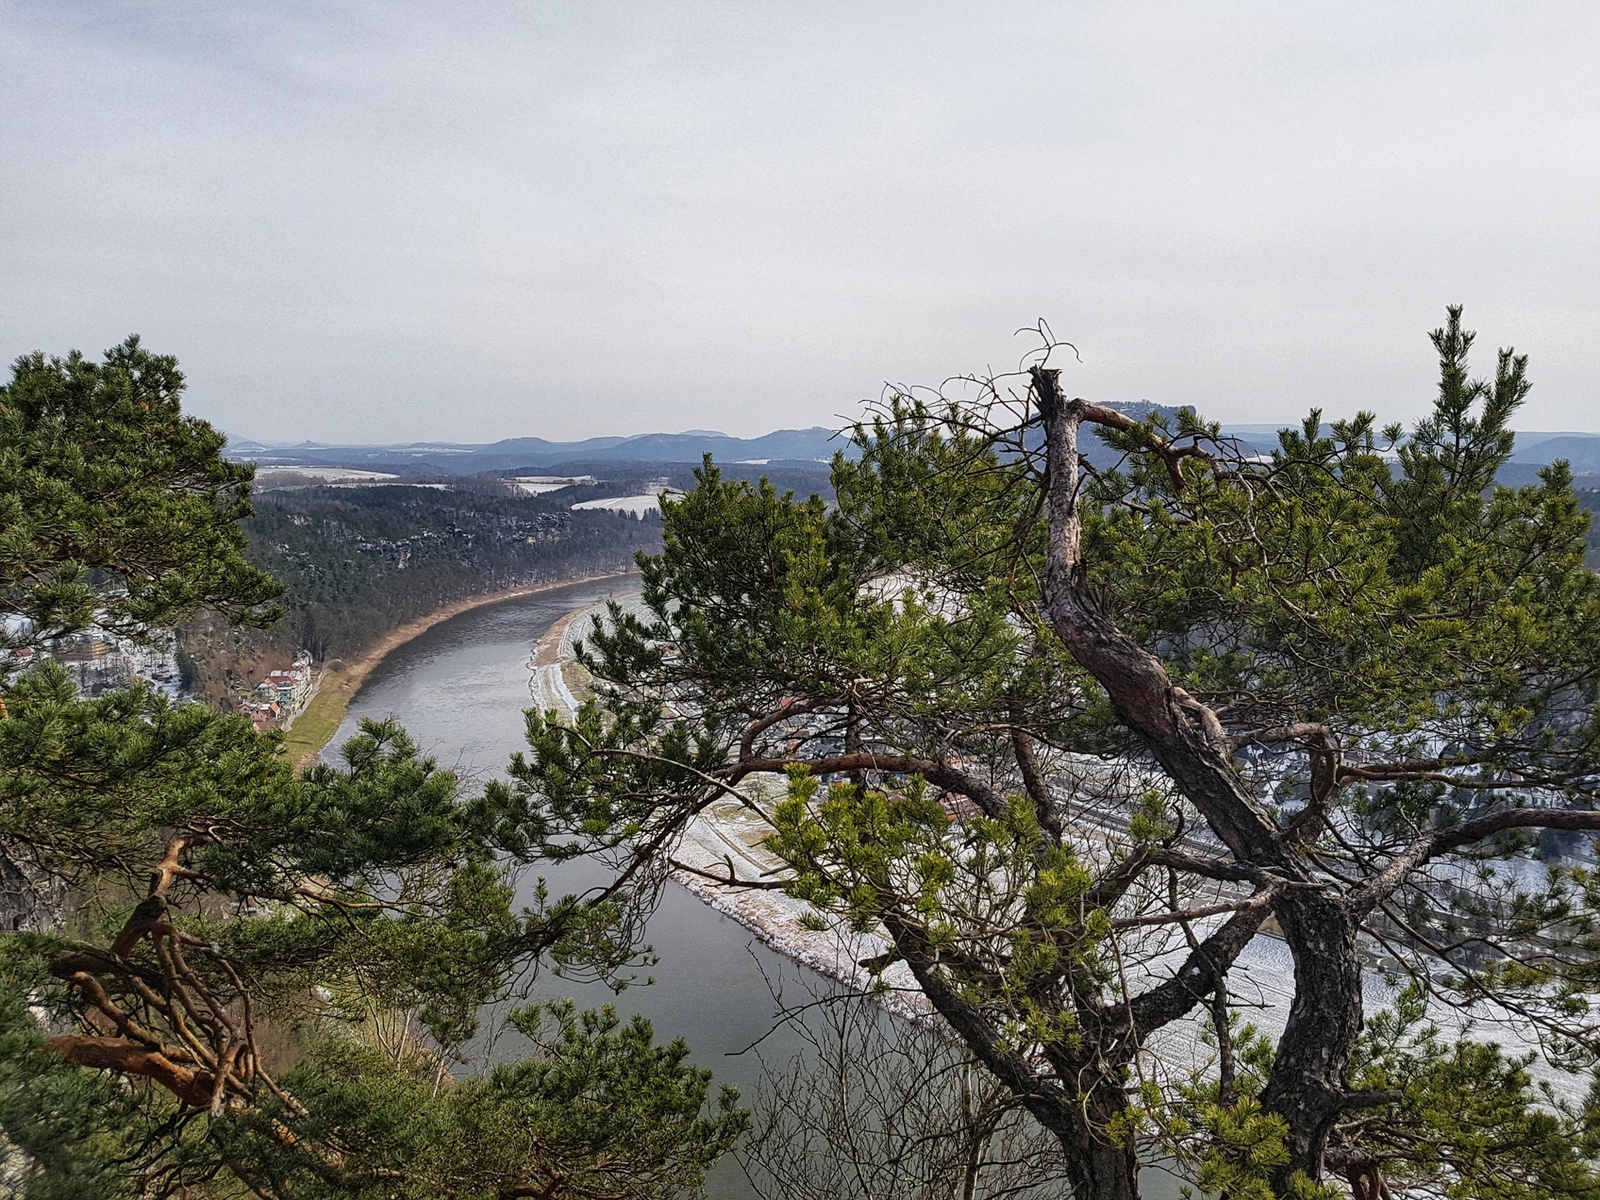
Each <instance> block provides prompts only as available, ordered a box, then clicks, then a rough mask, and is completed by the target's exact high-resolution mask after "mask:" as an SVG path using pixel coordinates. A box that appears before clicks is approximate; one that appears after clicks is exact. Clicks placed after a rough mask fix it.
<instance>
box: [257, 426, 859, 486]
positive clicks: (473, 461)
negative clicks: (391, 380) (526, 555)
mask: <svg viewBox="0 0 1600 1200" xmlns="http://www.w3.org/2000/svg"><path fill="white" fill-rule="evenodd" d="M836 450H845V451H847V452H848V451H849V443H848V442H847V441H846V440H845V439H844V437H842V436H841V435H840V434H838V433H837V432H836V431H835V430H832V429H828V428H825V427H824V426H821V425H818V426H814V427H813V428H811V429H779V430H775V431H774V432H772V433H768V434H763V435H762V436H761V437H754V438H737V437H731V436H729V435H728V434H725V433H716V432H714V431H710V430H690V431H688V432H685V433H643V434H637V435H635V436H633V437H596V438H585V439H584V440H583V441H578V442H552V441H547V440H546V439H544V438H540V437H521V438H504V439H502V440H500V441H498V442H490V443H488V444H487V445H467V444H461V443H452V442H407V443H403V444H397V445H378V446H371V445H368V446H362V445H349V446H330V445H322V444H320V443H315V442H301V443H299V444H298V445H293V446H274V445H268V444H266V443H262V442H255V441H249V440H246V439H239V440H237V441H235V440H230V441H229V443H228V448H227V450H226V454H227V455H228V457H230V458H235V459H241V460H249V461H252V462H256V463H259V464H261V465H263V466H266V465H273V466H338V467H365V468H381V469H400V470H402V471H405V472H408V473H415V472H418V471H429V470H433V471H449V472H452V473H455V474H478V473H481V472H492V471H515V470H521V469H527V470H529V471H539V470H554V469H564V468H571V467H574V466H582V465H604V464H607V463H641V464H643V463H698V462H699V461H700V460H701V458H703V457H704V456H705V455H707V454H710V455H712V456H713V457H715V458H716V460H717V461H718V462H726V463H734V462H753V461H759V460H767V461H769V462H813V463H814V462H828V461H830V460H831V459H832V458H833V455H834V452H835V451H836Z"/></svg>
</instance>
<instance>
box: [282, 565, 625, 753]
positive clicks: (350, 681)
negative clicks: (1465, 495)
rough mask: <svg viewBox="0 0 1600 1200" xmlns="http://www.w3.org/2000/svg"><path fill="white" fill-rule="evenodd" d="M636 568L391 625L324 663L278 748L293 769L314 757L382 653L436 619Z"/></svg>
mask: <svg viewBox="0 0 1600 1200" xmlns="http://www.w3.org/2000/svg"><path fill="white" fill-rule="evenodd" d="M637 574H638V572H637V571H632V570H629V571H611V572H607V573H605V574H601V575H584V576H580V577H578V578H576V579H561V580H557V581H555V582H552V583H535V584H527V585H525V586H522V587H513V588H503V589H501V590H500V591H498V592H485V593H483V594H481V595H478V596H468V597H467V598H466V599H464V600H457V601H455V602H454V603H452V604H447V605H445V606H444V607H442V608H436V609H434V610H433V611H432V612H430V613H427V614H425V615H424V616H421V617H418V618H416V619H415V620H413V621H408V622H406V624H404V625H401V626H398V627H397V628H395V629H391V630H390V631H389V632H388V633H386V634H384V635H383V636H382V637H381V638H379V639H378V640H377V641H376V642H374V643H373V644H372V645H370V646H368V647H367V648H366V649H365V650H362V651H361V652H360V653H358V654H356V655H354V656H353V657H351V658H345V659H337V660H334V661H337V662H339V663H340V664H341V665H340V666H339V667H338V668H337V669H334V668H332V667H327V666H324V667H323V669H322V674H321V675H320V676H319V677H318V680H317V684H316V691H315V692H314V693H313V694H312V696H311V699H310V700H308V701H307V702H306V706H305V708H304V709H302V710H301V711H300V713H299V714H298V715H297V716H296V717H295V719H294V723H293V725H292V726H291V727H290V728H289V729H287V730H285V731H284V732H285V737H284V742H283V753H284V754H285V755H286V756H287V757H288V758H289V759H290V761H291V762H292V763H293V764H294V768H295V770H297V771H299V770H304V769H305V768H306V767H308V766H310V765H311V764H312V763H314V762H315V761H316V758H317V755H318V754H320V753H321V752H322V748H323V747H324V746H326V745H327V744H328V740H329V739H330V738H332V737H333V735H334V734H335V733H336V732H337V731H338V728H339V726H340V724H342V723H343V721H344V717H345V713H346V712H347V711H348V710H349V707H350V702H351V701H352V700H354V699H355V697H356V693H357V692H359V691H360V690H361V685H362V684H363V683H365V682H366V680H367V676H368V675H370V674H372V672H373V670H374V669H375V668H376V667H377V665H378V664H379V663H381V662H382V661H383V660H384V659H385V658H387V657H389V655H391V654H393V653H394V652H395V651H396V650H398V649H399V648H400V647H401V646H404V645H405V644H406V643H407V642H409V641H411V640H412V639H413V638H416V637H419V636H421V635H422V634H424V633H426V632H427V631H428V630H430V629H432V628H433V627H434V626H435V625H439V624H442V623H444V622H445V621H448V620H450V619H451V618H452V617H459V616H460V615H461V614H462V613H466V612H471V611H472V610H473V609H475V608H484V607H486V606H488V605H491V604H499V603H502V602H503V601H507V600H520V599H522V598H523V597H525V596H537V595H541V594H543V593H545V592H554V591H557V590H559V589H561V588H565V587H576V586H578V585H580V584H585V583H600V582H603V581H605V580H608V579H615V580H624V579H629V578H631V577H634V576H636V575H637ZM301 726H307V727H309V730H310V732H309V733H308V734H307V735H305V736H302V737H298V738H297V737H296V736H295V730H296V729H297V728H299V727H301Z"/></svg>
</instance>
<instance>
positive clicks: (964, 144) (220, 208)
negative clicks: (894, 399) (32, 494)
mask: <svg viewBox="0 0 1600 1200" xmlns="http://www.w3.org/2000/svg"><path fill="white" fill-rule="evenodd" d="M0 155H3V159H4V164H5V166H4V170H3V173H0V354H3V355H4V356H5V358H6V360H7V361H9V360H10V359H11V358H14V357H15V356H16V355H17V354H20V353H22V352H25V351H28V350H33V349H43V350H46V351H49V352H52V353H62V352H65V351H66V350H68V349H69V348H74V347H76V348H80V349H83V350H86V351H94V352H98V351H100V350H103V349H104V348H105V347H107V346H110V345H112V344H114V343H115V342H117V341H120V340H121V338H122V337H123V336H124V335H126V334H127V333H129V332H133V331H137V332H139V333H141V334H142V335H143V336H144V338H145V341H146V343H147V344H148V345H149V346H150V347H152V348H154V349H157V350H160V351H163V352H169V353H173V354H176V355H177V356H178V358H179V360H180V362H181V363H182V365H183V367H184V369H185V371H186V373H187V374H188V377H189V381H190V393H189V396H190V399H189V404H190V407H191V409H192V410H193V411H195V412H198V413H200V414H201V415H203V416H206V417H208V418H209V419H211V420H213V421H214V422H216V423H217V424H218V425H220V426H221V427H222V428H224V429H226V430H228V431H230V432H232V433H234V434H236V435H239V436H246V437H254V438H271V439H300V438H312V439H316V440H319V441H335V440H348V441H400V440H412V439H444V440H452V441H487V440H492V439H495V438H500V437H508V436H524V435H540V436H544V437H550V438H577V437H584V436H590V435H595V434H622V433H636V432H644V431H651V430H666V431H676V430H681V429H686V428H716V429H722V430H725V431H727V432H730V433H735V434H742V435H750V434H756V433H761V432H765V431H767V430H769V429H772V428H777V427H792V426H805V425H812V424H829V425H833V424H838V423H839V422H840V420H841V419H842V418H845V417H848V416H849V415H851V414H853V413H855V412H856V411H858V408H859V404H860V401H861V400H862V399H863V398H865V397H869V396H876V395H877V394H878V393H879V392H880V390H881V388H882V387H883V384H884V383H885V381H899V382H907V383H932V384H937V383H938V382H939V381H940V380H941V379H942V378H944V377H945V376H947V375H951V374H954V373H959V372H967V371H976V370H983V369H985V368H993V369H996V370H1002V369H1008V368H1011V367H1014V366H1015V365H1016V362H1017V359H1018V357H1019V356H1020V355H1021V354H1022V352H1023V351H1024V350H1025V349H1026V343H1025V341H1024V340H1022V339H1018V338H1017V337H1015V336H1014V335H1013V330H1015V329H1016V328H1017V327H1019V326H1021V325H1025V324H1028V323H1031V322H1033V321H1035V320H1037V319H1038V318H1040V317H1044V318H1046V319H1048V321H1049V322H1050V324H1051V325H1052V326H1053V328H1054V329H1055V331H1056V333H1057V334H1058V335H1059V336H1061V337H1064V338H1070V339H1071V340H1072V341H1074V342H1076V343H1077V345H1078V347H1079V348H1080V350H1081V352H1082V355H1083V360H1084V361H1083V364H1082V365H1081V366H1074V367H1073V368H1072V370H1071V371H1070V372H1069V378H1068V380H1067V383H1068V387H1069V388H1070V390H1071V391H1073V392H1074V393H1077V394H1081V395H1086V396H1091V397H1095V398H1101V399H1138V398H1148V399H1151V400H1157V401H1161V402H1164V403H1169V404H1182V403H1190V404H1194V405H1196V406H1197V407H1198V408H1199V409H1200V410H1201V411H1202V412H1203V413H1205V414H1206V415H1208V416H1214V417H1217V418H1220V419H1223V420H1229V421H1272V420H1283V421H1289V420H1293V419H1295V418H1296V417H1297V416H1298V415H1299V414H1301V413H1303V412H1304V410H1305V408H1306V407H1308V406H1310V405H1320V406H1322V407H1323V408H1325V409H1326V410H1328V411H1329V412H1332V413H1348V412H1351V411H1354V410H1355V409H1357V408H1359V407H1367V408H1375V409H1377V410H1378V412H1379V413H1380V415H1381V416H1383V417H1384V418H1386V419H1389V418H1404V419H1408V420H1409V419H1413V418H1415V417H1416V416H1418V415H1420V413H1421V412H1422V411H1423V409H1424V408H1425V407H1426V406H1427V405H1428V403H1429V401H1430V399H1431V395H1432V391H1433V386H1434V382H1435V366H1434V361H1433V356H1432V350H1431V348H1430V347H1429V345H1428V343H1427V339H1426V333H1427V331H1428V330H1429V329H1431V328H1433V327H1434V326H1436V325H1438V324H1439V323H1440V322H1441V320H1442V318H1443V312H1444V306H1445V305H1446V304H1447V303H1464V304H1465V305H1466V306H1467V314H1466V315H1467V324H1468V325H1469V326H1470V327H1472V328H1476V329H1477V330H1479V331H1480V339H1479V350H1480V364H1481V368H1482V369H1484V370H1488V369H1489V368H1490V367H1491V366H1492V353H1493V350H1494V348H1495V347H1496V346H1498V345H1504V344H1515V345H1516V347H1517V348H1518V350H1520V351H1527V352H1528V353H1530V354H1531V356H1532V364H1531V374H1532V378H1533V380H1534V390H1533V394H1532V397H1531V398H1530V400H1529V403H1528V406H1527V408H1526V410H1525V412H1524V415H1523V417H1522V419H1521V421H1520V422H1519V424H1520V425H1521V426H1522V427H1523V428H1529V429H1590V430H1600V4H1596V3H1592V2H1584V3H1574V4H1570V5H1558V4H1550V5H1541V4H1529V3H1515V4H1501V5H1479V4H1470V3H1461V2H1459V0H1458V2H1455V3H1449V4H1438V5H1428V4H1418V3H1408V4H1394V3H1392V2H1384V3H1380V4H1373V5H1358V4H1351V3H1339V4H1325V5H1313V4H1309V3H1293V4H1284V3H1271V4H1259V5H1251V4H1245V3H1236V2H1234V3H1226V4H1222V3H1218V4H1213V5H1188V4H1151V5H1141V4H1132V3H1114V4H1104V5H1099V4H1065V3H1040V4H1028V5H1023V4H1001V3H992V2H990V3H972V4H966V5H941V4H930V3H926V2H923V0H918V2H916V3H909V2H908V3H903V4H890V3H861V2H859V0H855V2H850V3H842V4H838V5H831V4H822V3H817V2H815V0H806V2H805V3H789V4H781V5H780V4H771V5H761V4H753V3H740V4H667V3H655V4H648V3H624V4H606V5H602V4H576V3H571V4H567V3H561V4H554V3H545V4H535V3H529V2H520V3H508V4H504V5H500V4H490V3H477V2H471V0H463V2H461V3H454V4H440V3H436V2H430V3H416V4H407V3H400V2H398V0H377V2H374V3H370V4H353V3H352V4H334V3H326V4H324V3H319V4H307V3H304V2H303V0H294V2H285V3H281V4H274V3H257V2H254V0H230V2H229V3H227V4H216V3H193V4H184V3H159V4H157V3H149V4H140V3H132V2H129V0H113V2H109V3H105V4H94V3H62V2H60V0H50V2H40V3H15V2H9V0H0Z"/></svg>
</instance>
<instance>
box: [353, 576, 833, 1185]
mask: <svg viewBox="0 0 1600 1200" xmlns="http://www.w3.org/2000/svg"><path fill="white" fill-rule="evenodd" d="M621 586H622V587H625V588H626V587H630V586H632V585H631V582H630V581H624V582H623V583H622V584H621ZM608 594H610V593H609V589H608V586H607V585H605V584H595V583H584V584H575V585H573V586H572V587H568V588H561V589H558V590H554V591H549V592H544V593H540V594H538V595H534V596H524V597H519V598H517V599H515V600H507V601H503V602H501V603H499V604H493V605H486V606H484V607H482V608H475V609H471V610H469V611H468V612H465V613H462V614H461V615H460V616H457V617H453V618H451V619H450V620H448V621H444V622H442V623H440V624H438V625H435V626H434V627H433V628H431V629H429V630H427V631H426V632H424V633H422V634H420V635H419V636H417V637H416V638H414V639H413V640H411V641H409V642H407V643H405V644H404V645H403V646H400V647H399V648H398V649H396V650H395V651H394V652H393V653H392V654H390V655H389V656H388V657H387V658H385V659H384V660H383V661H382V662H381V663H379V664H378V665H377V666H376V667H374V668H373V670H372V673H371V674H370V675H368V676H367V679H366V682H365V683H364V684H363V685H362V688H361V691H360V692H358V693H357V694H356V696H355V697H354V699H353V700H352V701H351V704H350V709H349V712H348V713H347V714H346V716H345V719H344V722H343V724H341V725H340V727H339V730H338V732H337V733H335V734H334V737H333V740H332V741H331V742H330V747H331V748H333V747H338V746H340V745H342V744H343V743H344V742H345V741H346V740H347V739H348V738H349V737H350V736H351V735H352V734H353V733H354V732H355V730H356V727H357V722H358V721H360V720H361V718H363V717H375V718H381V717H387V716H394V717H397V718H398V719H399V720H400V722H401V724H403V725H404V726H405V728H406V731H407V732H408V733H409V734H410V735H411V737H412V738H413V739H414V740H415V741H416V742H417V744H418V745H419V746H420V747H421V748H422V749H423V751H424V752H426V753H428V754H431V755H433V756H434V757H435V758H437V760H438V762H439V765H440V766H441V767H445V768H448V769H449V770H452V771H456V772H457V773H459V774H460V775H461V776H462V777H463V778H464V779H466V780H467V781H468V782H469V784H470V783H471V782H474V781H477V782H481V781H483V780H484V779H487V778H489V777H491V776H492V775H494V774H496V773H499V772H500V771H501V770H502V769H503V767H504V765H505V763H506V761H507V760H508V759H509V758H510V756H511V753H512V751H514V750H517V749H520V748H524V746H525V743H524V742H523V737H522V732H523V719H522V713H523V710H524V709H525V708H527V707H528V703H529V697H528V676H529V672H528V659H529V654H530V652H531V650H532V648H533V645H534V643H535V642H537V641H538V640H539V637H540V636H541V635H542V634H543V633H544V632H545V631H546V630H547V629H549V627H550V626H551V625H552V624H554V623H555V622H556V621H557V620H559V619H560V618H561V617H562V616H564V615H566V614H567V613H569V612H571V611H572V610H573V609H574V608H577V607H579V606H581V605H586V604H591V603H594V602H595V601H597V600H600V599H604V598H605V597H606V596H607V595H608ZM331 748H330V750H329V751H327V752H325V753H326V755H327V757H329V758H330V759H331V758H333V757H335V754H334V750H333V749H331ZM532 882H533V881H532V879H527V880H524V881H523V887H524V889H531V887H532ZM521 899H522V900H523V902H528V901H529V898H528V897H527V896H524V897H522V898H521ZM648 938H649V941H650V944H651V945H652V946H653V947H654V948H655V949H656V951H657V953H658V954H659V955H660V956H661V961H660V962H659V963H657V964H656V965H655V966H653V967H651V968H650V970H649V975H650V977H651V978H653V980H654V983H652V984H650V985H649V986H635V987H631V988H629V989H627V990H626V991H625V992H623V993H622V994H621V996H620V997H619V996H613V995H612V993H611V992H610V991H609V990H608V989H607V988H605V987H603V986H601V985H598V984H591V983H585V982H578V981H571V980H565V979H555V978H552V977H551V976H549V975H546V976H544V977H543V978H542V979H541V980H540V981H539V983H538V986H537V992H538V994H539V995H542V996H565V995H570V996H572V997H573V998H574V999H576V1000H577V1002H578V1004H579V1006H580V1007H586V1008H593V1007H598V1006H599V1005H601V1004H604V1003H607V1002H614V1003H616V1005H617V1007H618V1009H619V1010H620V1011H622V1012H623V1013H624V1014H631V1013H635V1012H637V1013H642V1014H644V1015H645V1016H646V1017H648V1018H649V1019H650V1021H651V1023H652V1024H653V1025H654V1027H655V1031H656V1035H657V1037H658V1038H661V1039H663V1040H665V1039H667V1038H672V1037H682V1038H683V1039H684V1040H685V1041H687V1042H688V1043H689V1047H690V1051H691V1055H690V1057H691V1058H692V1059H693V1061H694V1062H695V1063H696V1064H697V1065H699V1066H702V1067H706V1068H708V1069H710V1070H711V1071H713V1072H714V1073H715V1075H716V1078H717V1081H718V1082H720V1083H732V1084H736V1085H738V1087H739V1088H740V1090H741V1092H743V1094H744V1095H745V1097H747V1098H748V1097H749V1096H751V1095H752V1094H753V1093H754V1091H755V1085H756V1082H757V1080H758V1078H759V1075H760V1065H761V1064H760V1062H759V1061H758V1059H757V1058H756V1055H755V1054H753V1053H746V1054H740V1053H739V1052H740V1051H741V1050H744V1049H745V1048H746V1047H748V1046H750V1045H751V1043H753V1042H755V1041H756V1040H757V1039H758V1038H761V1037H762V1036H763V1035H764V1034H766V1033H767V1032H768V1031H769V1030H770V1029H771V1028H772V1023H773V1016H774V1010H775V1008H776V1005H775V1004H774V1001H773V999H772V995H771V992H770V991H769V989H768V987H767V983H766V977H771V978H773V979H778V978H779V977H780V976H782V977H784V978H786V979H788V980H789V981H791V983H792V982H793V981H795V980H796V978H797V977H801V976H804V975H811V979H812V981H813V982H815V983H816V984H817V985H819V986H826V983H825V981H823V980H822V979H821V977H820V976H815V975H812V974H811V973H810V972H807V971H806V970H805V968H803V967H800V966H797V965H796V964H794V963H792V962H790V961H789V960H788V959H785V958H782V957H781V956H779V955H777V954H775V953H774V952H773V951H771V950H769V949H767V948H766V947H765V946H763V945H762V944H761V943H759V942H757V941H756V940H755V939H754V938H753V937H752V936H751V933H750V931H749V930H748V929H746V928H744V926H742V925H740V924H739V923H738V922H737V921H734V920H732V919H730V918H728V917H725V916H723V915H722V914H720V913H718V912H716V911H715V910H713V909H711V908H709V907H707V906H706V905H704V904H702V903H701V902H700V901H699V900H697V899H696V898H695V897H694V896H693V895H691V894H690V893H689V892H688V891H687V890H686V889H684V888H681V887H679V886H677V885H671V886H669V887H668V888H667V890H666V893H665V894H664V895H663V897H662V900H661V905H660V908H659V909H658V910H657V911H656V913H655V915H654V916H653V917H652V918H651V921H650V925H649V930H648ZM764 973H765V974H764ZM762 1049H763V1051H766V1052H769V1053H770V1052H772V1051H777V1052H780V1053H785V1055H787V1053H788V1052H790V1051H791V1050H792V1048H790V1047H788V1046H787V1045H786V1042H785V1039H784V1038H783V1036H782V1033H781V1032H780V1034H779V1035H778V1036H777V1038H776V1039H772V1038H769V1039H768V1040H767V1041H766V1042H764V1043H763V1046H762ZM707 1191H708V1194H709V1195H710V1196H711V1197H712V1200H746V1198H747V1197H753V1196H755V1194H756V1193H755V1191H754V1190H753V1189H752V1188H751V1187H750V1186H749V1184H748V1182H747V1181H746V1180H745V1178H744V1174H743V1171H742V1170H741V1168H740V1167H739V1165H738V1164H737V1163H736V1162H735V1161H734V1160H733V1158H732V1156H731V1155H730V1156H729V1157H727V1158H725V1159H724V1160H723V1161H722V1162H720V1163H719V1164H718V1165H717V1167H716V1168H715V1170H714V1171H713V1173H712V1178H711V1179H710V1180H708V1184H707Z"/></svg>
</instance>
